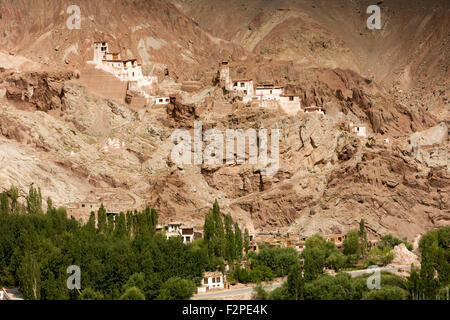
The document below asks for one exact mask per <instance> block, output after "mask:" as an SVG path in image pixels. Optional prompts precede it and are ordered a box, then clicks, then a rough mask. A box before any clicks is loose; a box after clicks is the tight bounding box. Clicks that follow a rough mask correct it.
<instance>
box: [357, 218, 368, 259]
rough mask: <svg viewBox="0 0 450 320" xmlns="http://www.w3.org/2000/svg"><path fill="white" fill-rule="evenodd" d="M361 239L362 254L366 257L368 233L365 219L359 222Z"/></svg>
mask: <svg viewBox="0 0 450 320" xmlns="http://www.w3.org/2000/svg"><path fill="white" fill-rule="evenodd" d="M359 239H360V241H361V254H362V256H363V257H364V256H365V255H366V253H367V248H368V240H367V231H366V226H365V223H364V219H361V220H360V221H359Z"/></svg>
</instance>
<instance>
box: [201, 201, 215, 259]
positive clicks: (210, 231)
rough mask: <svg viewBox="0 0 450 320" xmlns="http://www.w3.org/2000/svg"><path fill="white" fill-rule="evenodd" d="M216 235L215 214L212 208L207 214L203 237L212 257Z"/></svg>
mask: <svg viewBox="0 0 450 320" xmlns="http://www.w3.org/2000/svg"><path fill="white" fill-rule="evenodd" d="M214 236H215V231H214V215H213V212H212V209H210V210H209V212H208V214H207V215H206V216H205V223H204V225H203V239H204V241H205V242H206V246H207V248H208V256H209V258H210V259H211V258H212V257H213V256H214V250H215V243H214Z"/></svg>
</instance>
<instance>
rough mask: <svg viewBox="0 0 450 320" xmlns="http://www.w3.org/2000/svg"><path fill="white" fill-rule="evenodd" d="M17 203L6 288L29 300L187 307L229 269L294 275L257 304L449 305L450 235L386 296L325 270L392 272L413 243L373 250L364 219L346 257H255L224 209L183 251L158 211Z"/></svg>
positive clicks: (1, 243) (2, 265)
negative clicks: (85, 217) (208, 278)
mask: <svg viewBox="0 0 450 320" xmlns="http://www.w3.org/2000/svg"><path fill="white" fill-rule="evenodd" d="M18 198H19V196H18V190H17V188H14V187H11V188H10V190H8V191H7V192H3V193H0V286H5V287H9V286H19V287H20V288H21V290H22V292H23V294H24V297H25V298H26V299H48V300H54V299H81V300H100V299H122V300H142V299H158V300H179V299H189V298H190V297H191V296H192V294H193V293H194V291H195V287H196V286H197V285H199V284H200V282H201V279H202V277H203V274H204V272H205V271H207V270H210V271H213V270H217V269H221V270H222V271H224V269H225V265H226V264H228V266H229V267H230V274H229V276H228V280H229V281H240V282H244V283H247V282H254V283H260V282H262V281H270V280H272V279H273V278H274V277H283V276H286V275H287V281H285V282H284V283H283V285H282V286H281V287H278V288H276V289H275V290H273V291H271V292H266V291H265V290H264V288H263V287H262V286H260V285H259V286H257V287H256V289H255V297H256V298H258V299H277V300H327V299H350V300H355V299H357V300H359V299H365V300H383V299H389V300H392V299H395V300H399V299H415V300H416V299H420V300H422V299H423V300H425V299H447V300H448V299H450V297H449V285H450V283H449V282H450V263H449V261H450V249H449V248H450V227H443V228H439V229H436V230H432V231H429V232H427V233H426V234H424V235H423V236H422V238H421V240H420V242H419V249H420V251H421V255H422V263H421V269H420V270H416V269H415V268H412V272H411V274H410V276H409V278H408V279H407V280H405V279H403V278H401V277H398V276H395V275H392V274H389V273H385V272H382V273H381V288H380V289H374V290H369V289H368V286H367V280H368V277H369V276H370V275H369V274H367V275H364V276H360V277H356V278H352V277H351V276H350V275H349V274H347V273H338V274H337V275H336V276H331V275H326V274H324V270H325V269H327V268H328V269H334V270H335V271H336V272H339V271H341V270H342V269H343V268H348V267H353V266H355V265H357V264H359V265H361V263H362V264H363V265H372V264H381V265H385V264H388V263H389V262H390V261H391V260H392V258H393V256H392V253H391V249H392V248H393V247H394V246H395V245H398V244H400V243H405V245H406V246H407V247H410V244H408V243H407V241H406V239H403V240H400V239H397V238H395V237H393V236H392V235H386V236H384V237H383V238H382V239H381V241H380V242H379V243H378V244H377V245H376V246H374V247H372V246H371V245H370V242H369V241H368V240H367V235H366V232H365V226H364V221H363V220H361V223H360V230H359V231H351V232H349V233H348V235H347V238H346V239H345V241H344V243H343V250H339V249H337V248H336V247H335V244H334V243H333V242H330V241H326V240H325V239H324V238H323V237H321V236H320V235H314V236H312V237H309V238H308V239H307V240H306V243H305V245H306V246H305V248H304V249H303V251H302V253H301V254H298V252H297V251H296V250H295V249H294V248H270V247H267V246H265V245H263V244H260V245H259V252H258V253H256V252H253V251H249V246H250V241H249V232H248V230H247V229H244V232H242V230H241V229H240V227H239V225H238V224H237V223H235V222H233V220H232V218H231V216H230V215H229V214H228V215H222V213H221V212H220V208H219V205H218V202H217V201H215V203H214V205H213V207H212V209H211V210H210V211H209V213H208V214H207V215H206V217H205V225H204V226H205V229H204V238H203V239H197V240H195V241H194V242H193V243H192V244H183V241H182V238H181V237H170V238H169V239H166V237H165V235H164V234H162V233H156V232H155V230H156V225H157V223H158V215H157V213H156V211H155V210H154V209H150V208H146V209H145V210H143V211H137V210H134V211H127V212H126V213H123V212H121V213H120V214H119V215H118V216H117V217H116V219H113V218H112V216H111V215H110V216H108V215H107V213H106V210H105V208H104V207H103V205H102V206H101V207H100V209H99V210H98V212H97V213H96V214H95V213H94V212H92V213H91V216H90V218H89V221H88V222H87V223H86V224H84V225H82V224H80V223H79V222H78V221H76V220H74V219H68V218H67V214H66V212H65V210H64V209H60V208H55V207H53V204H52V201H51V199H47V210H46V211H45V212H44V210H43V209H42V195H41V191H40V189H36V188H34V187H33V186H32V187H30V190H29V193H28V195H27V196H26V198H25V199H26V202H25V203H24V204H22V203H19V201H18ZM71 265H77V266H79V267H80V269H81V284H82V289H83V290H82V293H81V295H80V294H79V292H78V290H69V289H68V288H67V284H66V283H67V282H66V281H67V278H68V276H69V275H68V274H67V273H66V270H67V267H69V266H71Z"/></svg>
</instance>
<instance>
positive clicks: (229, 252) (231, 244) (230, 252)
mask: <svg viewBox="0 0 450 320" xmlns="http://www.w3.org/2000/svg"><path fill="white" fill-rule="evenodd" d="M225 239H226V240H225V259H226V260H228V263H230V264H231V263H232V262H233V261H234V259H235V252H236V246H235V241H234V240H235V239H234V232H233V218H232V217H231V215H230V214H227V215H226V216H225Z"/></svg>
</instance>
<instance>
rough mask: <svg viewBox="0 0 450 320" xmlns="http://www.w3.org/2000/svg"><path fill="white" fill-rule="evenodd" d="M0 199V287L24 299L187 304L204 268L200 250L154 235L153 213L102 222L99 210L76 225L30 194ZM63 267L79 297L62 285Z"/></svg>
mask: <svg viewBox="0 0 450 320" xmlns="http://www.w3.org/2000/svg"><path fill="white" fill-rule="evenodd" d="M25 198H26V202H25V203H24V204H20V203H19V202H18V192H17V189H15V188H11V189H10V190H8V191H7V192H3V193H0V286H5V287H10V286H19V287H21V289H22V292H23V294H24V297H25V299H121V298H122V299H141V298H145V299H187V298H189V297H190V296H191V295H192V294H193V292H194V290H195V286H196V285H198V284H199V283H200V281H201V278H202V276H203V273H204V271H205V270H206V268H207V267H208V263H209V259H208V251H207V249H206V247H204V246H202V245H201V243H196V244H187V245H186V244H183V241H182V239H181V238H180V237H173V238H169V239H166V237H165V236H164V235H163V234H159V233H155V227H156V224H157V221H158V215H157V213H156V211H155V210H153V209H150V208H146V209H145V210H143V211H136V210H135V211H128V212H127V213H120V215H119V216H117V217H116V219H113V216H107V215H106V210H105V208H104V207H103V206H101V207H100V209H99V210H98V212H97V213H96V214H95V213H91V216H90V219H89V221H88V222H87V223H86V224H84V225H82V224H80V223H79V222H77V221H76V220H74V219H68V218H67V214H66V212H65V210H64V209H58V208H54V207H53V204H52V201H51V200H50V199H48V200H47V210H46V211H45V212H44V210H43V208H42V196H41V192H40V190H39V189H36V188H34V187H31V188H30V191H29V193H28V195H27V196H26V197H25ZM70 265H77V266H79V267H80V269H81V289H82V294H81V296H80V295H79V293H78V291H76V290H69V289H68V288H67V285H66V281H67V278H68V277H69V274H67V273H66V270H67V268H68V267H69V266H70Z"/></svg>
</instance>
